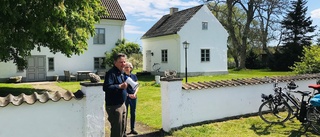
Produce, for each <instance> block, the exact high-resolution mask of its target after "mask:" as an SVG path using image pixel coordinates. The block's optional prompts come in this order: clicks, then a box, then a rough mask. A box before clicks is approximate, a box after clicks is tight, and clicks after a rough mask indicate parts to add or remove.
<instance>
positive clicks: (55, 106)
mask: <svg viewBox="0 0 320 137" xmlns="http://www.w3.org/2000/svg"><path fill="white" fill-rule="evenodd" d="M97 89H99V90H97ZM82 90H83V91H85V92H86V97H84V98H82V99H75V98H73V99H71V100H69V101H65V100H64V99H60V100H59V101H58V102H53V101H51V100H49V101H48V102H46V103H40V102H36V103H35V104H32V105H28V104H26V103H23V104H21V105H19V106H14V105H12V104H9V105H7V106H6V107H0V137H105V121H104V114H105V110H104V92H103V91H102V87H101V86H93V87H84V86H82Z"/></svg>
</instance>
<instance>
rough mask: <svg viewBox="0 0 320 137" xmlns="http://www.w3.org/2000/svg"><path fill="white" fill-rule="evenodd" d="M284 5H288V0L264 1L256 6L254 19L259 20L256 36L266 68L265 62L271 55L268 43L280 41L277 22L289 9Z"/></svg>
mask: <svg viewBox="0 0 320 137" xmlns="http://www.w3.org/2000/svg"><path fill="white" fill-rule="evenodd" d="M286 3H289V0H264V1H262V3H261V4H260V5H259V6H258V9H257V16H256V17H257V20H259V25H260V28H259V30H260V31H259V35H257V36H258V37H259V38H260V42H261V44H262V51H263V54H262V62H263V63H264V64H263V65H264V66H267V64H266V63H267V60H269V59H270V58H272V53H271V52H270V51H269V50H268V43H269V42H270V41H273V40H279V41H281V38H282V35H281V33H282V32H281V30H282V29H281V27H280V25H281V24H280V21H279V20H280V18H281V17H282V14H283V12H284V11H285V9H287V8H288V7H289V6H288V4H286ZM277 32H280V33H277ZM279 34H280V35H279ZM278 45H279V43H278ZM278 45H277V46H278Z"/></svg>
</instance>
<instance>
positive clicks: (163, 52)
mask: <svg viewBox="0 0 320 137" xmlns="http://www.w3.org/2000/svg"><path fill="white" fill-rule="evenodd" d="M161 62H168V50H167V49H163V50H161Z"/></svg>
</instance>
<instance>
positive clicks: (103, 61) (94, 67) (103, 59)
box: [93, 57, 106, 70]
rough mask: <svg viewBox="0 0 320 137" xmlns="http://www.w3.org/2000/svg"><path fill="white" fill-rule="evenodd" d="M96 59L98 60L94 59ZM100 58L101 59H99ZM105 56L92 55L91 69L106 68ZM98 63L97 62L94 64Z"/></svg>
mask: <svg viewBox="0 0 320 137" xmlns="http://www.w3.org/2000/svg"><path fill="white" fill-rule="evenodd" d="M96 59H98V60H96ZM100 60H102V61H100ZM105 60H106V57H93V69H95V70H98V69H106V63H105ZM96 63H99V64H96ZM97 66H98V67H97Z"/></svg>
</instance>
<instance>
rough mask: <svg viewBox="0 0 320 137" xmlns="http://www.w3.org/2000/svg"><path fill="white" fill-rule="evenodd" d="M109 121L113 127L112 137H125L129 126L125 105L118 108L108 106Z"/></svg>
mask: <svg viewBox="0 0 320 137" xmlns="http://www.w3.org/2000/svg"><path fill="white" fill-rule="evenodd" d="M106 111H107V114H108V121H109V122H110V125H111V130H110V131H111V133H110V137H123V136H124V135H126V134H125V128H126V126H127V121H126V119H127V118H126V116H127V108H126V106H125V103H123V104H122V105H117V106H106Z"/></svg>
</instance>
